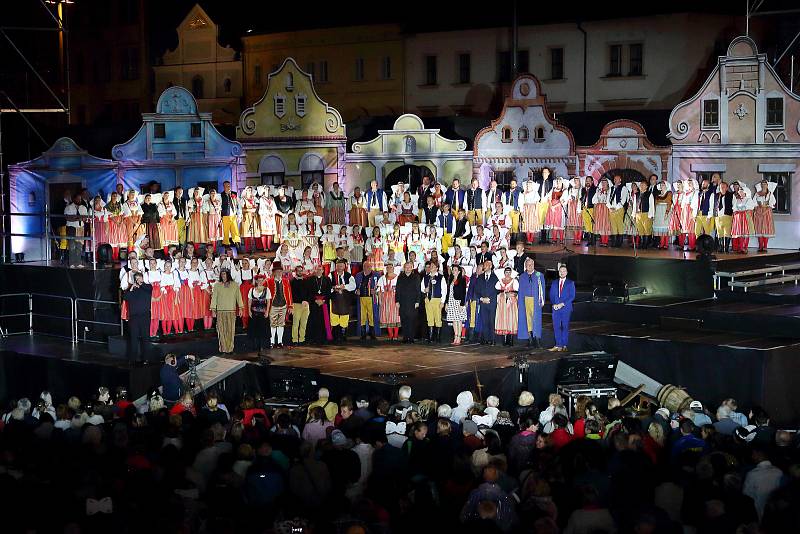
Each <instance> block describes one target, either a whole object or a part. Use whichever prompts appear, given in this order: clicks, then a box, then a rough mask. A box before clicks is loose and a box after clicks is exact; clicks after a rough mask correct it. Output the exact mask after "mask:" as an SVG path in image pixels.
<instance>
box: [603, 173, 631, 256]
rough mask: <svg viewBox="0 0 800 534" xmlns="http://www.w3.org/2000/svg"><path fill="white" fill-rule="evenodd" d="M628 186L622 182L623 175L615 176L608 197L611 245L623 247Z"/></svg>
mask: <svg viewBox="0 0 800 534" xmlns="http://www.w3.org/2000/svg"><path fill="white" fill-rule="evenodd" d="M629 194H630V193H629V192H628V188H627V187H625V185H624V184H623V183H622V176H620V175H616V176H614V185H613V187H612V188H611V193H610V194H609V199H608V211H609V214H608V218H609V222H610V223H611V245H610V246H612V247H621V246H622V239H623V236H624V234H625V206H626V205H627V204H628V199H629Z"/></svg>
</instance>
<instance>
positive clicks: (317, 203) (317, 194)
mask: <svg viewBox="0 0 800 534" xmlns="http://www.w3.org/2000/svg"><path fill="white" fill-rule="evenodd" d="M309 200H311V203H312V204H313V205H314V211H315V212H316V215H317V216H318V217H322V218H323V219H322V220H323V221H324V220H325V200H326V199H325V193H324V192H323V191H322V186H320V185H319V184H318V183H317V182H314V183H313V184H311V193H310V198H309Z"/></svg>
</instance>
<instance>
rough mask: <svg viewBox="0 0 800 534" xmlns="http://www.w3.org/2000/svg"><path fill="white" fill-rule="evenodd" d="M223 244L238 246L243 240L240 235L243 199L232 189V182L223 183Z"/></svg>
mask: <svg viewBox="0 0 800 534" xmlns="http://www.w3.org/2000/svg"><path fill="white" fill-rule="evenodd" d="M220 197H221V198H220V199H221V201H222V212H221V215H222V244H223V245H225V246H233V247H238V246H239V243H240V242H241V238H240V237H239V223H240V222H241V220H242V210H241V202H240V201H241V199H240V198H238V196H237V195H236V192H235V191H231V183H230V182H229V181H227V180H226V181H225V182H223V183H222V193H221V194H220Z"/></svg>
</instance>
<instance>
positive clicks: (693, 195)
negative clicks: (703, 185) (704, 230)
mask: <svg viewBox="0 0 800 534" xmlns="http://www.w3.org/2000/svg"><path fill="white" fill-rule="evenodd" d="M697 189H698V186H697V180H695V179H694V178H690V179H688V180H684V181H683V196H682V197H681V202H682V203H683V208H682V210H681V214H682V215H683V221H681V222H682V223H683V225H682V226H683V228H682V229H683V234H684V237H683V239H681V238H678V242H679V243H680V245H681V247H683V244H684V242H688V246H689V250H694V244H695V240H696V238H695V235H694V227H695V219H696V217H697V208H698V207H699V194H698V191H697Z"/></svg>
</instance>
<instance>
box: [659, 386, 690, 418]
mask: <svg viewBox="0 0 800 534" xmlns="http://www.w3.org/2000/svg"><path fill="white" fill-rule="evenodd" d="M657 398H658V403H659V404H660V405H661V406H663V407H664V408H666V409H668V410H669V411H670V412H672V413H680V412H681V411H683V410H686V409H688V408H689V404H690V403H691V402H692V400H694V399H692V398H691V397H690V396H689V394H688V393H686V390H684V389H681V388H679V387H678V386H673V385H672V384H665V385H664V386H662V387H661V389H659V390H658V395H657Z"/></svg>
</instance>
